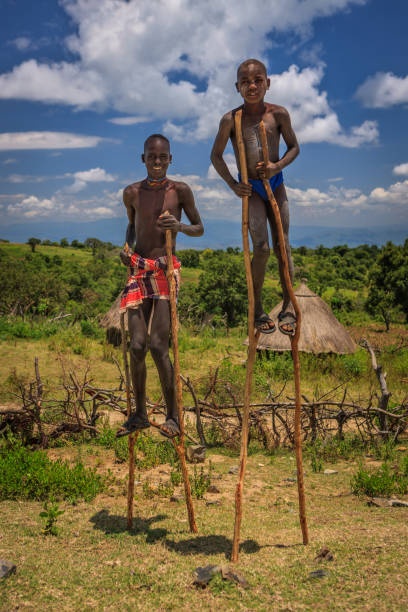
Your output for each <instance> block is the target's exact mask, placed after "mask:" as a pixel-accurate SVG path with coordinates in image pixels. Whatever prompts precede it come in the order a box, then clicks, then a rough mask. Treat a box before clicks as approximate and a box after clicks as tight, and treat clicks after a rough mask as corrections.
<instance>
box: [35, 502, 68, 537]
mask: <svg viewBox="0 0 408 612" xmlns="http://www.w3.org/2000/svg"><path fill="white" fill-rule="evenodd" d="M61 514H64V510H60V509H59V506H58V504H56V503H55V502H49V503H48V502H45V504H44V510H43V511H42V512H40V517H41V518H42V519H44V521H45V525H44V528H43V530H42V532H43V534H44V535H53V536H56V535H58V528H57V525H56V522H57V520H58V517H59V516H61Z"/></svg>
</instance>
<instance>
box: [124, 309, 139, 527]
mask: <svg viewBox="0 0 408 612" xmlns="http://www.w3.org/2000/svg"><path fill="white" fill-rule="evenodd" d="M120 331H121V334H122V354H123V367H124V370H125V385H126V415H127V418H128V419H129V417H130V415H131V412H132V401H131V385H130V374H129V362H128V354H127V336H126V329H125V313H121V315H120ZM138 434H139V432H138V431H137V432H135V433H131V434H130V435H129V438H128V448H129V476H128V493H127V528H128V529H132V527H133V499H134V491H135V442H136V439H137V436H138Z"/></svg>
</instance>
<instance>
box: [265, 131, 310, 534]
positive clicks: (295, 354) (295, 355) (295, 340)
mask: <svg viewBox="0 0 408 612" xmlns="http://www.w3.org/2000/svg"><path fill="white" fill-rule="evenodd" d="M259 132H260V137H261V143H262V154H263V158H264V162H265V164H266V163H267V162H268V160H269V152H268V141H267V137H266V129H265V124H264V122H263V121H261V123H260V125H259ZM263 185H264V187H265V191H266V193H267V194H268V199H269V203H270V205H271V207H272V211H273V215H274V218H275V223H276V228H277V231H278V243H279V250H280V257H281V261H282V266H283V275H284V282H285V286H286V289H287V292H288V294H289V297H290V300H291V302H292V304H293V309H294V311H295V315H296V331H295V334H294V335H293V336H290V344H291V349H292V360H293V368H294V378H295V420H294V426H295V452H296V467H297V484H298V496H299V519H300V526H301V529H302V536H303V544H308V543H309V536H308V529H307V521H306V502H305V487H304V478H303V458H302V439H301V427H300V417H301V410H302V404H301V391H300V363H299V351H298V344H299V336H300V326H301V313H300V309H299V305H298V302H297V299H296V296H295V292H294V291H293V287H292V281H291V278H290V274H289V262H288V256H287V253H286V246H285V237H284V234H283V228H282V220H281V216H280V211H279V206H278V204H277V202H276V200H275V196H274V195H273V191H272V189H271V186H270V183H269V181H268V180H267V179H264V180H263Z"/></svg>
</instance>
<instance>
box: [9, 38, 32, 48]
mask: <svg viewBox="0 0 408 612" xmlns="http://www.w3.org/2000/svg"><path fill="white" fill-rule="evenodd" d="M10 44H11V45H13V46H14V47H16V49H18V50H19V51H26V50H27V49H29V48H30V47H31V45H32V41H31V39H30V38H28V37H27V36H18V37H17V38H14V40H12V41H10Z"/></svg>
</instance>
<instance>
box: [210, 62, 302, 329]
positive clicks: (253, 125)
mask: <svg viewBox="0 0 408 612" xmlns="http://www.w3.org/2000/svg"><path fill="white" fill-rule="evenodd" d="M235 86H236V89H237V91H238V92H239V93H240V94H241V96H242V98H243V99H244V104H243V105H242V106H240V107H239V108H240V109H242V131H243V140H244V144H245V150H246V159H247V168H248V177H249V183H250V184H249V185H247V184H245V183H242V182H241V178H240V176H239V177H238V179H239V180H238V181H237V180H235V179H234V177H233V176H232V175H231V173H230V171H229V169H228V166H227V164H226V163H225V160H224V158H223V153H224V150H225V147H226V146H227V143H228V140H231V143H232V146H233V149H234V153H235V159H236V162H237V166H238V170H239V171H240V164H239V153H238V147H237V139H236V134H235V127H234V115H235V112H236V111H237V110H238V108H237V109H234V110H232V111H229V112H228V113H226V114H225V115H224V116H223V117H222V119H221V121H220V126H219V130H218V133H217V136H216V138H215V141H214V145H213V148H212V151H211V161H212V163H213V165H214V168H215V169H216V170H217V172H218V174H219V175H220V176H221V178H223V179H224V181H225V182H226V183H227V184H228V185H229V187H230V188H231V189H232V190H233V192H234V193H235V194H236V195H237V196H239V197H243V196H248V197H249V232H250V235H251V239H252V245H253V258H252V264H251V267H252V278H253V286H254V298H255V327H256V328H257V329H258V330H259V331H260V332H262V333H264V334H270V333H272V332H274V331H275V330H276V325H275V322H274V321H272V319H271V318H270V317H269V316H268V314H267V313H265V311H264V309H263V306H262V287H263V283H264V279H265V272H266V265H267V262H268V258H269V254H270V249H269V240H268V222H269V225H270V228H271V234H272V242H273V248H274V251H275V254H276V257H277V259H278V264H279V276H280V281H281V287H282V293H283V306H282V311H281V313H280V314H279V316H278V327H279V330H280V331H281V332H282V333H284V334H287V335H290V336H293V334H294V333H295V330H296V317H295V315H294V312H293V307H292V305H291V301H290V297H289V293H288V291H287V289H286V285H285V282H284V276H283V266H282V260H281V256H280V249H279V243H278V237H277V229H276V224H275V219H274V216H273V214H272V210H271V207H270V204H269V201H268V196H267V193H266V191H265V188H264V186H263V184H262V181H263V179H264V178H266V179H268V180H269V182H270V185H271V188H272V191H273V194H274V196H275V199H276V201H277V203H278V206H279V210H280V215H281V220H282V227H283V232H284V237H285V246H286V254H287V257H288V265H289V273H290V277H291V280H292V282H293V262H292V256H291V251H290V245H289V238H288V234H289V204H288V200H287V195H286V189H285V185H284V183H283V175H282V170H283V168H285V167H286V166H288V165H289V164H290V163H292V162H293V160H294V159H295V158H296V157H297V155H298V154H299V145H298V142H297V138H296V135H295V133H294V131H293V129H292V125H291V120H290V116H289V113H288V111H287V110H286V109H285V108H284V107H283V106H278V105H277V104H270V103H268V102H265V101H264V97H265V94H266V92H267V90H268V89H269V86H270V79H269V78H268V75H267V72H266V67H265V65H264V64H263V63H262V62H260V61H259V60H256V59H249V60H246V61H245V62H243V63H242V64H240V66H239V67H238V71H237V82H236V84H235ZM261 121H263V122H264V124H265V128H266V133H267V139H268V150H269V161H268V163H267V164H265V163H264V161H263V158H262V147H261V140H260V136H259V124H260V122H261ZM281 136H282V138H283V140H284V142H285V144H286V147H287V149H286V151H285V153H284V155H283V156H282V157H281V158H279V141H280V137H281Z"/></svg>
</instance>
